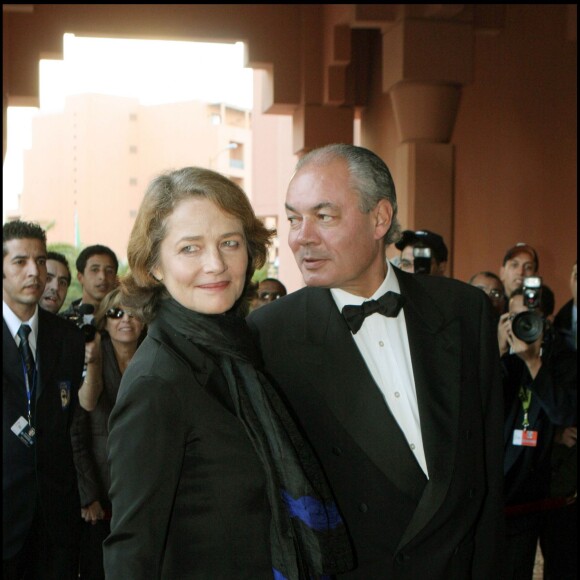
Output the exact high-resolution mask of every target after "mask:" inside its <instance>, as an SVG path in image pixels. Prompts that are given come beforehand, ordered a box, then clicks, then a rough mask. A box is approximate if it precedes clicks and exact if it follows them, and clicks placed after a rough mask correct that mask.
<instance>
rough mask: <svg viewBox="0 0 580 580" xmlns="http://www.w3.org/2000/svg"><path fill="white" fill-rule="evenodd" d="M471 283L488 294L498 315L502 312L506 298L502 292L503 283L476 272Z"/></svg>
mask: <svg viewBox="0 0 580 580" xmlns="http://www.w3.org/2000/svg"><path fill="white" fill-rule="evenodd" d="M471 285H472V286H475V287H477V288H479V289H480V290H483V291H484V292H485V293H486V294H487V295H488V297H489V299H490V300H491V303H492V305H493V308H494V310H495V311H496V313H497V315H498V316H501V315H502V314H503V313H504V311H505V300H506V299H505V295H504V293H503V285H502V283H501V282H500V281H499V280H497V279H495V278H491V277H488V276H485V275H483V274H478V275H477V276H476V277H475V278H474V279H473V280H472V282H471Z"/></svg>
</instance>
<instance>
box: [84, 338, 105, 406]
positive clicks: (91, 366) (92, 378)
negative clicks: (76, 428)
mask: <svg viewBox="0 0 580 580" xmlns="http://www.w3.org/2000/svg"><path fill="white" fill-rule="evenodd" d="M85 364H86V366H87V372H86V374H85V378H84V381H83V383H82V385H81V388H80V389H79V403H80V405H81V407H82V408H83V409H85V410H86V411H93V410H94V409H95V407H96V406H97V402H98V400H99V397H100V396H101V393H102V392H103V369H102V362H101V334H100V333H99V332H97V333H96V335H95V338H94V340H92V341H91V342H87V343H86V344H85Z"/></svg>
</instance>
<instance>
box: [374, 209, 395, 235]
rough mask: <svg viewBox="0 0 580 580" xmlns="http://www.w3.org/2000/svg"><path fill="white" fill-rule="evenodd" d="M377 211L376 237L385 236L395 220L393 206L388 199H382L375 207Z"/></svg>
mask: <svg viewBox="0 0 580 580" xmlns="http://www.w3.org/2000/svg"><path fill="white" fill-rule="evenodd" d="M374 212H375V238H376V239H377V240H379V239H381V238H384V237H385V235H386V233H387V232H388V231H389V228H390V227H391V222H392V221H393V206H392V205H391V203H390V202H389V201H387V200H386V199H381V201H379V203H377V206H376V207H375V209H374Z"/></svg>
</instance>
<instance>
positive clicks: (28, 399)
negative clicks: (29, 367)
mask: <svg viewBox="0 0 580 580" xmlns="http://www.w3.org/2000/svg"><path fill="white" fill-rule="evenodd" d="M20 362H21V363H22V372H23V374H24V384H25V385H26V402H27V408H28V424H29V425H30V426H31V427H32V414H31V410H32V395H33V394H34V388H35V387H36V377H37V373H36V364H35V365H34V370H33V371H32V386H31V385H30V384H29V382H28V373H27V372H26V365H25V364H24V361H23V360H22V358H21V359H20Z"/></svg>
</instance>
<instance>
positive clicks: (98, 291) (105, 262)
mask: <svg viewBox="0 0 580 580" xmlns="http://www.w3.org/2000/svg"><path fill="white" fill-rule="evenodd" d="M77 278H78V279H79V282H80V283H81V286H82V287H83V299H82V301H83V303H85V304H92V305H94V306H97V305H98V304H99V303H100V302H101V300H102V299H103V298H104V297H105V296H106V295H107V294H108V293H109V292H110V291H111V290H113V288H115V287H116V286H117V272H116V271H115V263H114V262H113V260H112V258H111V257H110V256H108V255H107V254H95V255H94V256H91V257H90V258H89V259H88V260H87V265H86V267H85V271H84V273H81V272H79V273H78V274H77Z"/></svg>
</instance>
